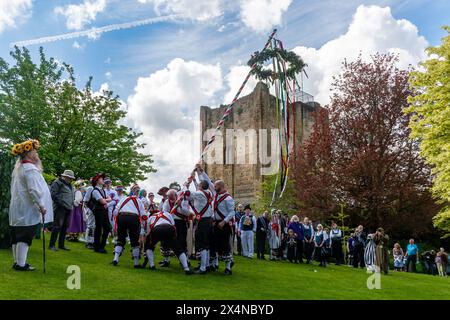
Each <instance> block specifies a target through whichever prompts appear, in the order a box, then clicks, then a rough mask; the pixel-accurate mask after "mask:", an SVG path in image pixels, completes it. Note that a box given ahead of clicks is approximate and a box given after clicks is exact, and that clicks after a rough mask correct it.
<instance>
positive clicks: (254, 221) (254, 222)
mask: <svg viewBox="0 0 450 320" xmlns="http://www.w3.org/2000/svg"><path fill="white" fill-rule="evenodd" d="M252 220H253V232H256V218H255V216H253V217H252Z"/></svg>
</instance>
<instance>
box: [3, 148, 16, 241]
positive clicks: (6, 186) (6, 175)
mask: <svg viewBox="0 0 450 320" xmlns="http://www.w3.org/2000/svg"><path fill="white" fill-rule="evenodd" d="M13 165H14V163H13V159H12V158H11V156H10V155H9V152H8V150H7V149H6V148H5V147H0V248H3V249H4V248H8V247H9V246H10V236H9V214H8V211H9V202H10V199H11V195H10V189H11V172H12V169H13Z"/></svg>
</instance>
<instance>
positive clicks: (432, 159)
mask: <svg viewBox="0 0 450 320" xmlns="http://www.w3.org/2000/svg"><path fill="white" fill-rule="evenodd" d="M444 29H445V30H446V31H447V32H448V33H449V35H447V36H446V37H444V38H443V39H442V44H441V45H440V46H437V47H433V48H429V49H428V50H427V52H428V56H429V57H428V59H427V60H426V61H424V62H422V63H421V67H422V68H421V69H419V70H417V71H415V72H412V74H411V78H410V84H411V86H412V88H413V89H414V94H413V95H412V96H411V97H410V99H409V101H410V103H411V105H410V106H409V108H406V110H405V111H406V113H407V114H411V115H412V116H411V122H410V127H411V130H412V131H411V137H412V138H413V139H417V138H418V139H420V147H421V154H422V156H423V157H424V158H425V159H426V161H427V162H428V163H429V164H430V165H431V166H432V168H433V169H432V171H433V174H434V184H433V189H432V190H433V194H434V195H435V196H436V197H437V198H438V199H440V202H441V203H442V204H443V209H442V210H441V211H440V213H439V214H438V215H436V217H435V218H434V223H435V226H436V227H438V228H440V229H442V230H443V231H444V232H445V236H446V237H450V26H447V27H444Z"/></svg>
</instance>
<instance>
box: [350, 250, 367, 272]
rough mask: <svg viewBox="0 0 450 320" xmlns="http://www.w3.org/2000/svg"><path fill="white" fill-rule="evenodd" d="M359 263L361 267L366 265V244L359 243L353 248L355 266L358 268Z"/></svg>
mask: <svg viewBox="0 0 450 320" xmlns="http://www.w3.org/2000/svg"><path fill="white" fill-rule="evenodd" d="M358 265H359V266H360V267H361V268H364V267H365V266H366V264H365V263H364V246H362V245H357V246H354V248H353V267H355V268H358Z"/></svg>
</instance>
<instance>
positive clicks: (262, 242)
mask: <svg viewBox="0 0 450 320" xmlns="http://www.w3.org/2000/svg"><path fill="white" fill-rule="evenodd" d="M266 238H267V236H266V233H265V232H261V231H256V256H257V257H258V258H264V254H265V251H266Z"/></svg>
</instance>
